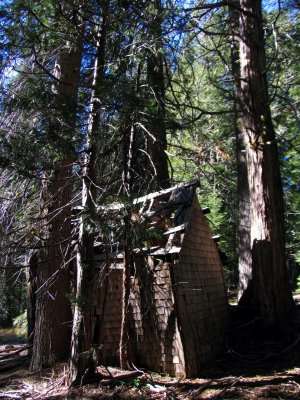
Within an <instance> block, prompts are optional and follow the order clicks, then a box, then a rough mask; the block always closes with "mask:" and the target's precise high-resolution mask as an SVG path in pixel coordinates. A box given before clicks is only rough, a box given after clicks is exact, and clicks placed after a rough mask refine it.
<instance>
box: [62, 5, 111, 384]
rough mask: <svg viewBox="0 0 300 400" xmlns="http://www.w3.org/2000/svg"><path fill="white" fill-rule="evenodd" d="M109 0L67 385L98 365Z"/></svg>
mask: <svg viewBox="0 0 300 400" xmlns="http://www.w3.org/2000/svg"><path fill="white" fill-rule="evenodd" d="M108 3H109V2H108V1H104V2H103V3H102V6H103V10H102V21H101V30H100V32H99V40H98V43H97V56H96V59H95V66H94V77H93V87H94V90H93V93H92V97H91V114H90V121H89V127H88V134H87V143H86V156H85V160H84V166H83V170H82V207H83V214H82V216H81V218H80V226H79V237H78V250H77V259H76V270H77V285H76V302H75V310H74V317H73V329H72V340H71V357H70V362H69V373H68V384H69V385H78V384H82V383H85V382H87V381H89V380H90V379H91V378H92V377H93V376H94V374H95V370H96V366H97V361H98V360H97V352H98V349H97V346H98V345H99V343H95V342H94V341H95V340H96V339H97V338H99V333H98V334H97V333H96V332H94V330H95V327H96V320H97V315H96V310H95V304H94V296H95V288H96V287H95V284H96V279H95V278H96V274H95V266H94V236H95V232H94V229H93V217H94V216H95V215H96V197H97V193H96V164H97V157H98V147H97V135H98V133H99V126H100V112H101V108H100V100H99V99H100V96H101V93H99V90H100V88H101V85H102V83H103V80H104V65H105V48H106V24H107V17H108Z"/></svg>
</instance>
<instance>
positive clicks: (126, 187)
mask: <svg viewBox="0 0 300 400" xmlns="http://www.w3.org/2000/svg"><path fill="white" fill-rule="evenodd" d="M0 38H1V39H0V71H1V78H0V79H1V80H0V84H1V100H0V101H1V103H0V132H1V136H0V141H1V142H0V179H1V188H0V197H1V208H0V219H1V224H0V260H1V264H0V285H1V291H0V322H1V323H2V324H3V325H4V324H7V325H9V324H11V323H12V321H13V320H14V319H15V318H16V317H18V316H20V315H22V314H24V313H26V318H27V319H28V327H29V334H31V336H30V340H32V341H33V357H32V362H31V368H32V369H33V370H37V369H39V368H41V367H42V366H48V365H51V364H52V363H53V362H54V361H55V360H57V359H59V358H64V357H67V356H68V354H69V349H70V343H71V362H70V376H69V380H70V382H78V381H80V379H81V378H80V376H81V377H82V371H85V370H86V365H81V363H82V364H84V363H85V362H84V361H82V360H79V361H78V359H77V358H76V354H78V353H80V352H82V351H84V350H86V349H88V348H89V347H90V346H91V343H92V335H93V333H92V332H93V329H92V328H91V329H90V334H89V335H88V337H85V338H84V340H83V339H82V335H81V333H80V332H81V330H82V329H83V321H84V323H86V324H87V325H88V326H91V327H92V325H93V321H92V315H91V309H90V304H91V301H92V300H91V298H90V297H86V294H87V293H93V284H94V283H93V279H91V277H92V276H93V274H94V266H93V260H92V258H93V245H94V242H95V240H99V238H100V239H101V240H102V241H106V242H109V241H120V242H122V243H125V244H126V245H128V243H130V246H131V247H132V246H138V245H140V242H141V240H143V238H142V237H139V235H138V234H135V235H131V234H130V232H131V231H132V226H131V220H130V218H128V215H129V213H128V214H126V215H125V216H124V215H121V216H118V217H117V218H119V219H122V221H123V222H122V224H123V225H122V226H123V227H124V229H122V230H121V231H120V230H114V227H115V226H116V225H118V224H116V223H114V221H111V219H110V218H109V217H107V214H106V213H105V212H104V210H105V207H106V206H108V205H111V204H113V203H123V204H125V205H126V209H127V210H130V208H131V206H132V203H133V199H134V198H136V197H138V196H141V195H144V194H146V193H150V192H153V191H157V190H160V189H164V188H167V187H169V186H171V185H172V184H176V183H179V182H181V181H187V180H191V179H194V178H198V179H199V181H200V189H199V197H200V202H201V205H202V206H203V207H209V208H210V210H211V214H210V216H209V220H210V223H211V228H212V231H213V233H214V234H215V235H220V243H219V245H220V247H221V249H222V251H223V252H224V253H226V263H225V271H226V282H227V284H228V290H230V291H232V290H233V291H235V292H236V293H239V294H238V297H239V298H243V299H244V301H246V302H247V301H249V296H250V297H251V298H252V300H251V301H253V299H254V302H255V304H266V303H268V304H267V306H268V307H269V308H270V307H271V308H272V310H273V309H274V310H275V311H274V315H275V314H276V317H274V318H275V319H278V318H281V317H282V315H286V317H285V318H284V320H283V322H282V326H285V327H286V326H287V324H286V319H289V318H290V317H291V315H292V311H290V310H291V308H292V306H291V301H290V298H291V296H290V290H291V289H296V287H297V276H298V272H299V271H298V268H299V262H300V250H299V248H300V247H299V242H300V232H299V225H300V215H299V207H300V204H299V202H300V192H299V190H300V187H299V178H298V171H299V163H300V158H299V145H300V143H299V137H300V136H299V129H300V122H299V118H300V117H299V101H300V89H299V87H300V85H299V83H300V82H299V79H300V78H299V77H300V71H299V68H300V67H299V66H300V62H299V61H300V60H299V57H300V48H299V45H300V40H299V39H300V31H299V3H298V2H297V1H296V0H294V1H292V0H289V1H288V0H281V1H263V2H262V3H261V2H260V1H257V0H255V1H253V2H251V1H246V0H241V1H236V0H231V1H224V2H223V1H220V2H218V1H211V2H207V1H181V0H178V1H177V0H174V1H168V0H166V1H161V0H151V1H134V0H132V1H127V0H97V1H96V0H95V1H94V0H89V1H77V0H65V1H55V0H42V1H39V2H35V1H29V0H26V1H19V0H5V1H3V2H2V3H1V8H0ZM255 79H256V80H255ZM256 101H257V102H258V103H260V104H258V105H257V104H256ZM271 116H272V118H271ZM251 124H252V125H251ZM249 132H250V133H249ZM265 149H266V150H265ZM269 149H271V150H269ZM260 157H261V158H260ZM277 163H279V164H280V173H281V175H280V174H279V172H278V173H277ZM265 170H266V171H267V172H264V171H265ZM259 171H262V172H261V175H260V172H259ZM274 171H275V172H274ZM278 171H279V170H278ZM251 185H253V186H251ZM264 185H266V186H264ZM260 186H261V187H262V190H261V193H263V194H262V195H261V196H260V194H259V190H258V189H253V188H258V187H260ZM266 193H267V195H266ZM266 198H267V203H266V205H265V204H263V203H260V201H263V200H265V199H266ZM262 199H263V200H262ZM281 200H282V201H283V202H284V214H283V208H282V207H281ZM276 207H278V208H276ZM281 213H282V215H281ZM260 214H261V216H260ZM260 217H262V218H261V219H260ZM283 219H284V221H283ZM257 221H262V222H259V223H257ZM266 221H267V222H266ZM270 221H271V222H270ZM278 221H279V222H278ZM283 222H284V232H283V231H282V229H283V228H282V227H281V225H280V224H281V223H282V224H283ZM279 225H280V226H279ZM261 226H264V227H265V226H268V227H271V228H270V229H269V233H266V234H265V236H263V235H262V236H261V238H262V239H263V240H265V238H267V239H266V240H267V242H268V243H270V246H275V250H274V249H271V247H270V248H269V247H268V246H267V247H263V249H262V247H260V248H259V249H258V250H257V249H253V248H250V247H251V243H250V237H253V234H254V231H257V230H259V229H261ZM265 231H266V229H265ZM281 231H282V232H281ZM274 232H279V236H278V237H279V239H278V237H276V236H273V234H274ZM251 235H252V236H251ZM141 236H142V235H141ZM283 237H284V239H285V246H284V241H283ZM255 240H256V239H255ZM258 245H260V243H258ZM270 249H271V250H270ZM268 251H270V253H268ZM268 254H272V256H270V257H269V256H268ZM282 254H283V255H282ZM276 258H277V259H278V260H280V263H281V264H280V265H279V264H278V265H279V266H278V267H276V269H275V267H274V271H273V272H270V271H271V270H269V269H268V268H271V267H270V266H269V265H267V264H268V263H266V262H265V259H270V260H271V264H272V266H274V265H275V261H274V260H275V259H276ZM261 259H263V262H261ZM253 260H254V261H253ZM272 260H273V261H272ZM74 263H75V264H76V267H75V270H73V269H71V268H70V265H73V264H74ZM254 264H255V265H259V268H256V269H255V271H256V272H255V273H254V275H253V277H252V266H253V265H254ZM262 270H264V271H266V273H265V275H269V276H270V274H272V276H276V277H277V280H278V281H279V282H281V283H282V286H280V285H279V286H278V284H277V283H276V282H275V283H274V286H272V285H271V284H270V285H271V286H272V287H270V288H267V284H266V282H267V280H266V279H267V278H266V276H261V273H260V271H262ZM276 271H277V272H276ZM278 271H279V272H278ZM262 275H263V274H262ZM252 278H253V279H252ZM249 281H251V282H252V284H253V285H254V286H255V288H256V289H254V291H253V289H252V288H250V289H249V287H248V286H249ZM274 281H276V278H274ZM49 288H51V293H52V292H55V300H56V301H55V302H54V301H51V300H53V298H52V297H51V296H50V294H49V296H46V295H45V293H49V290H50V289H49ZM264 288H265V289H266V292H267V293H268V294H267V296H268V300H266V299H264V298H263V296H262V295H261V293H262V291H263V289H264ZM248 289H249V290H248ZM28 291H29V299H31V302H30V300H28ZM249 291H250V295H249ZM246 292H247V296H248V297H247V296H245V293H246ZM66 293H67V294H68V296H66V295H65V294H66ZM251 293H252V294H251ZM30 296H31V297H30ZM83 298H84V302H85V306H84V307H82V299H83ZM275 298H278V300H275ZM33 299H34V300H33ZM272 299H274V301H273V300H272ZM284 299H285V300H284ZM276 301H280V302H281V305H280V306H279V305H278V304H277V305H276ZM32 302H34V303H35V304H36V309H35V310H34V311H33V310H30V304H32ZM57 304H59V310H60V312H57V309H58V306H57ZM270 304H271V306H270ZM274 304H275V305H274ZM280 307H281V309H280V310H279V308H280ZM284 310H288V312H287V313H285V312H284ZM264 312H265V311H264V307H262V311H261V315H264ZM24 315H25V314H24ZM54 319H55V321H54ZM70 319H73V329H72V335H71V337H70V334H69V332H68V330H69V329H68V327H67V326H66V325H63V322H65V321H69V320H70ZM279 325H280V324H279ZM55 326H56V327H61V326H64V327H65V328H66V332H62V328H59V329H60V335H57V332H58V331H55V329H57V328H55ZM291 326H292V325H291ZM33 327H34V330H33ZM47 327H48V329H47ZM270 327H274V321H271V320H270V321H268V323H266V326H265V328H268V329H270ZM33 331H34V334H33ZM50 331H51V332H52V333H51V334H49V332H50ZM279 331H282V327H281V328H280V327H279ZM290 333H291V332H289V334H290ZM49 336H51V338H50V339H49ZM62 338H63V340H62ZM82 341H83V342H82Z"/></svg>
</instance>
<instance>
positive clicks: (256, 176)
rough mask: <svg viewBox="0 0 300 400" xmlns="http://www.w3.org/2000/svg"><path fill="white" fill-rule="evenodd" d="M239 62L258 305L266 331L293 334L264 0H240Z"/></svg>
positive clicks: (253, 270) (254, 286)
mask: <svg viewBox="0 0 300 400" xmlns="http://www.w3.org/2000/svg"><path fill="white" fill-rule="evenodd" d="M240 6H241V8H242V11H241V14H240V36H241V40H240V63H241V95H242V102H243V105H242V106H243V108H242V110H241V123H242V131H243V135H244V142H245V144H246V155H247V165H248V181H249V191H250V192H249V193H250V222H251V232H250V240H251V253H252V273H253V288H254V304H255V306H256V307H257V310H258V313H259V316H260V319H261V324H262V327H263V330H264V332H265V333H267V334H275V333H280V334H283V335H289V334H291V333H292V329H293V324H292V320H293V315H294V305H293V299H292V295H291V290H290V287H289V282H288V276H287V268H286V257H285V243H284V212H283V193H282V183H281V177H280V170H279V159H278V151H277V145H276V140H275V132H274V128H273V124H272V120H271V113H270V106H269V99H268V90H267V80H266V60H265V50H264V37H263V27H262V11H261V1H260V0H240Z"/></svg>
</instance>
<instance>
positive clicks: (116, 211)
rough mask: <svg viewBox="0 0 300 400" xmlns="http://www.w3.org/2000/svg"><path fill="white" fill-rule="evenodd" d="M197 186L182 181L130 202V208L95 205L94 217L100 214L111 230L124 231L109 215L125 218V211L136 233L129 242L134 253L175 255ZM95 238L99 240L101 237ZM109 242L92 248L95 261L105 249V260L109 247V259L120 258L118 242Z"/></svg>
mask: <svg viewBox="0 0 300 400" xmlns="http://www.w3.org/2000/svg"><path fill="white" fill-rule="evenodd" d="M198 186H199V181H198V180H192V181H189V182H182V183H179V184H178V185H175V186H173V187H170V188H168V189H163V190H160V191H157V192H154V193H150V194H147V195H145V196H142V197H139V198H137V199H134V200H133V202H132V203H131V205H125V204H122V203H112V204H110V205H107V206H99V207H98V209H97V211H98V215H99V216H100V217H101V215H102V216H103V215H106V216H107V218H108V219H109V223H108V224H110V226H111V227H112V231H113V228H114V229H115V230H117V229H118V230H120V229H122V228H124V224H122V223H121V222H120V220H119V219H116V220H114V219H113V217H112V215H118V216H120V215H122V214H124V215H125V214H126V210H129V211H128V212H129V214H130V226H131V230H132V231H134V230H136V232H137V235H136V237H135V238H136V239H137V240H136V241H135V243H131V244H132V245H133V247H134V248H135V250H134V251H135V252H136V253H139V252H141V253H148V254H150V255H153V256H157V257H160V256H165V255H167V254H170V255H171V254H178V253H179V252H180V250H181V245H182V242H183V237H184V232H185V229H186V226H187V223H188V220H189V215H190V209H191V205H192V202H193V199H194V196H195V193H196V188H197V187H198ZM124 211H125V213H124ZM110 218H111V219H110ZM117 225H118V226H117ZM122 225H123V226H122ZM138 231H139V233H138ZM141 231H143V234H141ZM139 236H140V240H139ZM99 237H101V234H100V235H99ZM112 237H113V234H112ZM113 239H114V240H112V241H110V242H109V243H107V242H103V241H99V240H98V241H96V243H95V248H97V249H98V250H97V253H98V255H97V256H96V257H97V259H98V260H100V259H101V257H102V258H103V257H104V254H103V255H102V256H101V253H103V252H104V249H105V248H106V251H105V253H106V256H105V257H107V246H109V247H110V251H109V258H110V259H120V258H121V256H120V252H122V247H123V245H122V243H121V241H122V240H121V241H119V240H116V235H115V237H114V238H113ZM112 242H113V243H112Z"/></svg>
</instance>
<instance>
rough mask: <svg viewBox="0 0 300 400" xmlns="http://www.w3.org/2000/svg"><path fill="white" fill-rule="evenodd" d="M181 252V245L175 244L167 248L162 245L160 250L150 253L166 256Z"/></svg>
mask: <svg viewBox="0 0 300 400" xmlns="http://www.w3.org/2000/svg"><path fill="white" fill-rule="evenodd" d="M180 252H181V247H178V246H173V247H170V248H168V249H166V248H165V247H160V248H159V249H158V250H156V251H154V252H151V253H150V255H151V256H164V255H167V254H178V253H180Z"/></svg>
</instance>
